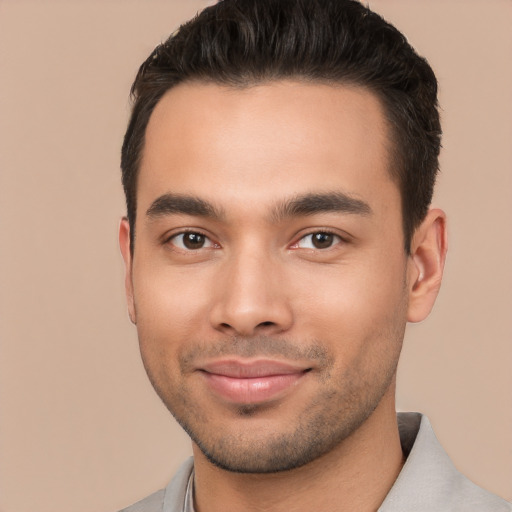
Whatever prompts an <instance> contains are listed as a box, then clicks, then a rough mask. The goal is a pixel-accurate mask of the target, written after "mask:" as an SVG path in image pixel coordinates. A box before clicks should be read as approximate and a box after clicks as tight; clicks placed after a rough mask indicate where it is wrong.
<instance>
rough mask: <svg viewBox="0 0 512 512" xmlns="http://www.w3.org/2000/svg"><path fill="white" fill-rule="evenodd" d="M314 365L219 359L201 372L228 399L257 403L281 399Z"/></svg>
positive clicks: (221, 395) (216, 390)
mask: <svg viewBox="0 0 512 512" xmlns="http://www.w3.org/2000/svg"><path fill="white" fill-rule="evenodd" d="M309 371H310V368H303V367H296V366H293V365H289V364H286V363H281V362H276V361H268V360H264V361H261V360H260V361H252V362H249V363H247V362H241V361H233V360H231V361H225V360H224V361H218V362H215V363H212V364H207V365H205V366H204V367H203V368H201V372H202V374H203V375H204V378H205V380H206V382H207V386H208V387H209V389H210V390H211V391H212V392H213V393H215V394H216V395H218V396H220V397H221V398H223V399H224V400H227V401H228V402H232V403H236V404H257V403H262V402H265V401H269V400H275V399H277V398H281V397H282V396H283V395H284V394H285V393H286V392H288V391H289V390H291V389H292V388H293V387H294V386H295V385H297V384H298V382H299V380H301V379H302V378H303V377H304V375H305V374H306V373H308V372H309Z"/></svg>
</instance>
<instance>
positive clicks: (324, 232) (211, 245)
mask: <svg viewBox="0 0 512 512" xmlns="http://www.w3.org/2000/svg"><path fill="white" fill-rule="evenodd" d="M188 234H192V235H197V236H200V237H204V239H205V241H206V240H208V241H209V245H208V247H204V246H201V247H198V248H195V249H193V248H190V247H179V246H177V245H176V244H175V243H172V241H173V240H175V239H177V238H178V237H180V236H186V235H188ZM320 234H321V235H331V236H332V237H334V238H335V239H337V240H334V241H333V242H332V243H331V244H330V245H329V246H328V247H324V248H319V247H302V249H308V250H318V251H322V252H323V251H327V250H329V249H331V248H332V247H333V246H335V245H338V244H339V243H346V242H347V240H346V239H345V238H344V237H342V236H341V235H339V234H338V233H335V232H334V231H332V230H330V229H327V228H322V229H317V230H315V231H310V232H308V233H305V234H303V235H302V236H301V237H300V238H299V239H298V240H297V241H296V242H294V243H293V244H292V245H291V246H290V248H291V249H301V247H299V244H300V243H301V241H303V240H305V239H306V238H307V237H312V236H314V235H320ZM163 243H164V244H165V245H167V244H170V245H172V246H174V248H175V249H177V250H180V251H183V252H196V251H198V250H200V249H212V248H214V249H216V248H220V247H221V246H220V244H218V243H216V242H214V241H213V240H212V239H211V238H210V237H209V236H208V235H206V234H204V233H202V232H201V231H199V230H194V229H189V230H184V231H180V232H179V233H173V234H172V235H170V236H168V237H166V238H165V240H164V241H163ZM182 245H184V244H183V243H182Z"/></svg>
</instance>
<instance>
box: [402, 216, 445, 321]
mask: <svg viewBox="0 0 512 512" xmlns="http://www.w3.org/2000/svg"><path fill="white" fill-rule="evenodd" d="M447 248H448V245H447V233H446V215H445V213H444V212H443V211H442V210H439V209H432V210H430V211H429V212H428V214H427V216H426V217H425V220H424V221H423V222H422V223H421V225H420V226H419V227H418V228H417V229H416V231H415V233H414V236H413V240H412V244H411V254H410V256H409V269H408V286H409V306H408V310H407V320H408V321H409V322H421V321H422V320H424V319H425V318H426V317H427V316H428V315H429V313H430V311H431V310H432V307H433V306H434V302H435V300H436V297H437V294H438V292H439V288H440V287H441V280H442V278H443V269H444V263H445V259H446V251H447Z"/></svg>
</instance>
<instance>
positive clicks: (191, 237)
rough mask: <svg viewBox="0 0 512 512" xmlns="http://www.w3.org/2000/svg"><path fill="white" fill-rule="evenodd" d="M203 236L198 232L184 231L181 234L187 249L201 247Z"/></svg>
mask: <svg viewBox="0 0 512 512" xmlns="http://www.w3.org/2000/svg"><path fill="white" fill-rule="evenodd" d="M204 240H205V236H204V235H201V234H199V233H185V234H184V235H183V245H184V246H185V247H186V248H187V249H201V247H203V245H204Z"/></svg>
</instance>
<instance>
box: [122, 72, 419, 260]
mask: <svg viewBox="0 0 512 512" xmlns="http://www.w3.org/2000/svg"><path fill="white" fill-rule="evenodd" d="M283 82H290V83H296V84H304V85H308V84H309V85H326V86H329V87H333V88H338V87H348V88H351V87H352V88H355V89H360V90H365V91H367V92H369V93H370V94H372V95H373V96H374V98H375V99H376V100H377V101H378V103H379V105H380V107H381V112H382V119H383V121H384V126H385V128H386V134H385V141H386V144H385V149H386V152H387V172H388V175H389V177H390V179H391V181H392V182H393V183H394V184H395V185H396V186H397V188H398V192H399V195H400V211H401V217H402V232H403V235H404V249H405V251H406V253H407V254H409V253H410V243H411V239H412V234H413V232H414V229H413V230H412V231H411V232H410V233H408V229H407V225H406V223H405V211H404V197H403V196H404V190H403V183H402V179H401V176H400V172H401V171H402V172H403V169H401V168H402V167H403V166H404V165H405V162H403V161H402V160H403V159H402V158H401V156H400V153H401V150H400V142H399V132H398V130H397V128H396V126H395V125H394V123H393V120H392V111H391V109H390V108H389V106H388V104H387V100H386V97H385V95H384V94H383V93H382V92H381V91H379V90H378V89H377V88H375V87H371V86H370V85H368V84H365V83H361V82H358V81H357V80H356V79H351V78H350V77H346V78H336V79H334V78H310V77H308V76H306V75H304V74H297V75H291V76H274V77H260V78H255V77H250V76H247V77H239V79H238V80H235V79H233V80H229V79H220V78H218V77H213V76H194V77H187V78H185V79H182V80H179V81H177V82H175V83H174V84H170V85H169V87H168V88H167V89H165V90H164V91H163V92H162V94H161V95H160V97H159V98H158V100H157V101H156V103H155V104H154V106H153V108H152V109H151V111H150V112H149V115H148V116H147V119H146V122H145V126H144V131H143V133H142V137H141V142H140V147H139V151H138V155H137V157H138V158H137V162H136V165H135V166H134V171H135V172H134V174H135V176H134V179H133V202H134V204H133V213H134V216H133V225H130V250H131V252H132V254H133V251H134V245H135V224H136V218H137V211H138V208H137V191H138V188H139V186H138V185H139V183H138V182H139V176H140V170H141V167H142V164H143V159H144V151H145V147H146V134H147V129H148V126H149V123H150V122H151V117H152V116H153V113H154V111H155V109H156V108H157V107H158V105H159V104H160V103H161V102H162V100H163V99H164V98H165V96H167V94H168V93H170V92H171V91H172V90H173V89H175V88H176V87H180V86H186V85H217V86H220V87H224V88H226V89H232V90H238V91H243V90H247V89H252V88H254V87H258V86H265V85H271V84H273V83H283ZM393 168H397V171H393Z"/></svg>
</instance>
